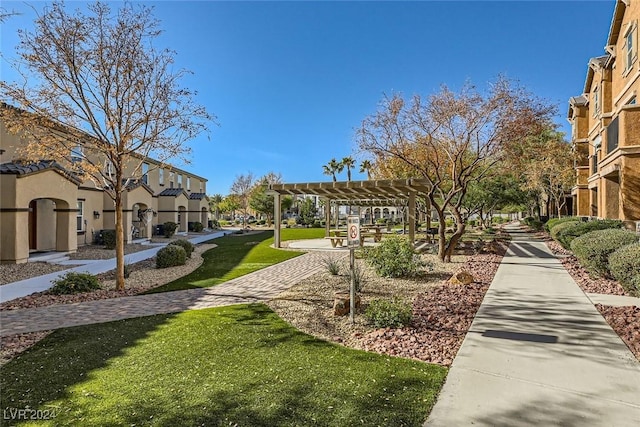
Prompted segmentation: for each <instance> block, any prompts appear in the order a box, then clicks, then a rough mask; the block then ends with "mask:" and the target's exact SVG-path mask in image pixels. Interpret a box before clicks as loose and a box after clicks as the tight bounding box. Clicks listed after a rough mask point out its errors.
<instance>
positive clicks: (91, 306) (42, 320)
mask: <svg viewBox="0 0 640 427" xmlns="http://www.w3.org/2000/svg"><path fill="white" fill-rule="evenodd" d="M327 256H328V254H327V253H326V252H309V253H307V254H304V255H301V256H298V257H296V258H293V259H290V260H287V261H285V262H282V263H279V264H276V265H273V266H270V267H267V268H264V269H262V270H258V271H256V272H253V273H250V274H247V275H245V276H242V277H238V278H236V279H233V280H230V281H228V282H225V283H222V284H220V285H218V286H214V287H211V288H198V289H188V290H184V291H175V292H163V293H158V294H149V295H136V296H130V297H122V298H112V299H104V300H98V301H88V302H82V303H74V304H60V305H54V306H49V307H38V308H29V309H23V310H7V311H2V312H0V336H8V335H13V334H18V333H24V332H37V331H45V330H50V329H58V328H67V327H71V326H79V325H88V324H93V323H103V322H110V321H114V320H122V319H130V318H134V317H142V316H151V315H154V314H165V313H176V312H180V311H184V310H197V309H202V308H209V307H218V306H223V305H231V304H243V303H252V302H262V301H268V300H269V299H272V298H274V297H275V296H277V295H278V294H280V293H281V292H283V291H285V290H287V289H289V288H290V287H291V286H293V285H295V284H296V283H298V282H300V281H302V280H303V279H305V278H307V277H309V276H311V275H313V274H315V273H317V272H319V271H321V270H322V268H323V262H322V261H323V259H324V258H325V257H327ZM333 256H344V253H341V254H337V255H333Z"/></svg>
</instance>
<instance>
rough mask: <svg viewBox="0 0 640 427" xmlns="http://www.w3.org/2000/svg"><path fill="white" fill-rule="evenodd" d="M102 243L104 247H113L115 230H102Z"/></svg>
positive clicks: (114, 244)
mask: <svg viewBox="0 0 640 427" xmlns="http://www.w3.org/2000/svg"><path fill="white" fill-rule="evenodd" d="M102 243H104V247H105V248H106V249H115V248H116V230H102Z"/></svg>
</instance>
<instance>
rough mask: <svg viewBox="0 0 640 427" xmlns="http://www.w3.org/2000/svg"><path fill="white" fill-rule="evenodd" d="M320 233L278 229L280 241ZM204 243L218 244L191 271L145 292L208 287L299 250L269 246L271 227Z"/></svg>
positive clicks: (304, 237) (264, 265)
mask: <svg viewBox="0 0 640 427" xmlns="http://www.w3.org/2000/svg"><path fill="white" fill-rule="evenodd" d="M323 236H324V229H323V228H291V229H287V228H285V229H283V230H282V235H281V240H282V241H285V240H303V239H316V238H321V237H323ZM208 243H215V244H216V245H218V247H216V248H213V249H209V250H208V251H206V252H205V253H204V254H203V255H202V257H203V258H204V262H203V263H202V265H201V266H200V267H198V268H197V269H196V270H194V271H193V272H192V273H191V274H188V275H186V276H184V277H181V278H180V279H176V280H174V281H173V282H169V283H167V284H165V285H163V286H159V287H157V288H155V289H152V290H150V291H148V293H154V292H167V291H177V290H182V289H192V288H208V287H210V286H215V285H218V284H220V283H223V282H226V281H228V280H231V279H234V278H236V277H240V276H243V275H245V274H248V273H252V272H254V271H256V270H260V269H261V268H265V267H268V266H270V265H273V264H277V263H279V262H282V261H286V260H288V259H291V258H294V257H297V256H299V255H302V252H294V251H283V250H280V249H274V248H272V247H270V245H273V230H268V231H263V232H261V233H259V234H249V235H228V236H224V237H220V238H218V239H213V240H211V241H209V242H208Z"/></svg>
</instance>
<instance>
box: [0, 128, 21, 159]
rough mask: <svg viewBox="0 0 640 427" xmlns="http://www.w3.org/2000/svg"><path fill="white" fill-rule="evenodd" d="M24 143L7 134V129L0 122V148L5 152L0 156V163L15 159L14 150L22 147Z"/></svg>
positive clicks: (16, 137)
mask: <svg viewBox="0 0 640 427" xmlns="http://www.w3.org/2000/svg"><path fill="white" fill-rule="evenodd" d="M23 144H24V141H23V140H21V139H20V138H19V137H18V136H16V135H14V134H11V133H9V132H7V127H6V126H5V125H4V123H3V122H1V121H0V148H1V149H3V150H5V152H4V153H3V154H2V156H0V162H2V163H4V162H10V161H11V160H13V159H15V158H16V156H17V155H16V150H17V149H18V147H20V146H22V145H23Z"/></svg>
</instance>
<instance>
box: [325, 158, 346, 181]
mask: <svg viewBox="0 0 640 427" xmlns="http://www.w3.org/2000/svg"><path fill="white" fill-rule="evenodd" d="M343 168H344V166H342V164H341V163H340V162H338V161H337V160H336V159H335V158H334V159H331V160H330V161H329V163H327V164H326V165H323V166H322V173H324V174H325V175H331V177H332V178H333V182H336V181H337V180H338V179H337V178H336V173H340V172H342V169H343Z"/></svg>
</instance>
